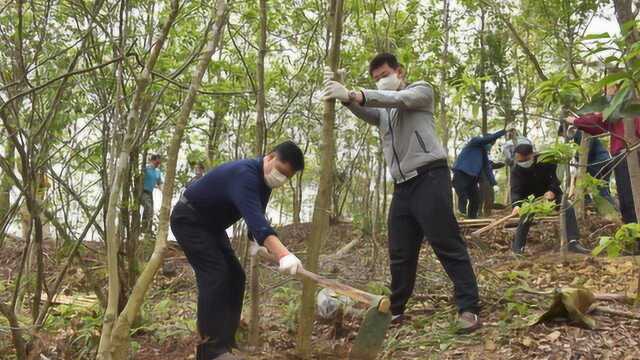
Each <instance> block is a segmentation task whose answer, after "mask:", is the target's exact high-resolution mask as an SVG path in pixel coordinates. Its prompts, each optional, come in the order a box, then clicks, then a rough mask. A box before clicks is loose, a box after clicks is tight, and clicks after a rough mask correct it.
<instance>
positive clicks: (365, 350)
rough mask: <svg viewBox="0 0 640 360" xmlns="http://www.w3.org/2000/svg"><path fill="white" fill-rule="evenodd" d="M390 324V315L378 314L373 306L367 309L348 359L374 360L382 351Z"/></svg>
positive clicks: (387, 313)
mask: <svg viewBox="0 0 640 360" xmlns="http://www.w3.org/2000/svg"><path fill="white" fill-rule="evenodd" d="M390 322H391V314H390V313H389V312H386V313H383V312H380V311H379V310H378V308H377V307H375V306H374V307H371V308H369V310H367V312H366V313H365V315H364V320H363V321H362V325H361V326H360V331H359V332H358V335H357V336H356V339H355V341H354V342H353V346H352V347H351V353H350V354H349V359H353V360H356V359H358V360H369V359H375V358H376V356H378V353H379V352H380V350H381V349H382V344H384V338H385V336H386V335H387V329H388V328H389V323H390Z"/></svg>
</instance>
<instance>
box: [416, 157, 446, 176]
mask: <svg viewBox="0 0 640 360" xmlns="http://www.w3.org/2000/svg"><path fill="white" fill-rule="evenodd" d="M447 166H448V165H447V159H438V160H435V161H432V162H430V163H428V164H426V165H422V166H420V167H419V168H417V169H416V172H417V173H418V175H422V174H426V173H428V172H429V171H431V170H434V169H440V168H446V167H447Z"/></svg>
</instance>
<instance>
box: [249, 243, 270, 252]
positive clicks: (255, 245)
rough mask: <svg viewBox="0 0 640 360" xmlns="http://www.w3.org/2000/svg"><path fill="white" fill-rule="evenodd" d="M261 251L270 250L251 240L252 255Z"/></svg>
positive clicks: (250, 250) (250, 249)
mask: <svg viewBox="0 0 640 360" xmlns="http://www.w3.org/2000/svg"><path fill="white" fill-rule="evenodd" d="M261 252H263V253H265V254H268V253H269V250H267V248H266V247H264V246H260V245H258V242H257V241H255V240H249V254H251V256H256V255H258V254H259V253H261Z"/></svg>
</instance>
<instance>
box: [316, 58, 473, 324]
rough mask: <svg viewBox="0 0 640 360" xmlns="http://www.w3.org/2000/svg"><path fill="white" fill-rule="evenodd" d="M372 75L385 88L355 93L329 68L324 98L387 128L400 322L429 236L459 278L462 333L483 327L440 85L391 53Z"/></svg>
mask: <svg viewBox="0 0 640 360" xmlns="http://www.w3.org/2000/svg"><path fill="white" fill-rule="evenodd" d="M369 75H371V77H372V78H373V79H374V81H376V86H377V88H378V90H356V91H350V90H348V89H347V88H346V87H345V86H344V85H343V84H341V83H340V82H339V81H336V78H337V77H336V76H335V74H333V73H332V72H331V71H329V72H328V73H325V89H324V94H323V100H328V99H337V100H340V101H341V102H342V104H343V105H345V106H346V107H347V108H348V109H349V110H351V112H352V113H353V114H354V115H356V116H357V117H359V118H360V119H362V120H364V121H366V122H368V123H370V124H372V125H375V126H377V127H378V128H379V129H380V135H381V137H382V144H383V148H384V156H385V160H386V162H387V165H388V166H389V170H390V172H391V176H392V177H393V179H394V181H395V188H394V191H393V199H392V200H391V207H390V209H389V224H388V229H389V256H390V267H391V292H392V293H391V312H392V314H393V315H394V316H393V321H394V322H402V320H404V319H405V315H404V311H405V307H406V304H407V301H408V300H409V297H410V296H411V294H412V292H413V288H414V284H415V279H416V271H417V266H418V256H419V253H420V246H421V244H422V239H423V238H424V237H426V238H427V240H428V241H429V242H430V243H431V246H432V247H433V250H434V252H435V254H436V256H437V257H438V259H439V260H440V263H441V264H442V266H443V267H444V269H445V271H446V272H447V275H449V278H450V279H451V281H452V282H453V285H454V296H455V301H456V305H457V307H458V311H459V318H458V327H459V331H460V332H463V333H466V332H471V331H474V330H476V329H478V328H479V327H480V326H481V323H480V320H479V318H478V312H479V297H478V285H477V282H476V277H475V275H474V273H473V267H472V266H471V260H470V258H469V254H468V252H467V246H466V244H465V242H464V240H463V239H462V237H461V235H460V229H459V227H458V222H457V221H456V218H455V216H454V214H453V205H452V199H451V195H452V194H451V177H450V175H449V174H450V172H449V167H448V165H447V157H446V153H445V151H444V148H443V147H442V145H441V144H440V142H439V140H438V138H437V136H436V130H435V122H434V120H433V89H432V88H431V86H430V85H429V84H427V83H426V82H424V81H418V82H415V83H412V84H406V83H405V82H404V70H403V68H402V67H401V66H400V64H399V63H398V60H397V59H396V57H395V56H394V55H392V54H388V53H383V54H379V55H377V56H376V57H374V58H373V59H372V60H371V62H370V64H369Z"/></svg>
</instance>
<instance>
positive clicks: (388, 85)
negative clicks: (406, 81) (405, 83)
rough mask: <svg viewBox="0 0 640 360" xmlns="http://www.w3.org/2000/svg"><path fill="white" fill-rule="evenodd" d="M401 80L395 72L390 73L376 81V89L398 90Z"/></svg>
mask: <svg viewBox="0 0 640 360" xmlns="http://www.w3.org/2000/svg"><path fill="white" fill-rule="evenodd" d="M401 83H402V80H401V79H400V78H398V75H397V74H396V73H391V74H389V75H387V76H385V77H383V78H382V79H380V80H378V82H376V87H378V90H398V88H400V84H401Z"/></svg>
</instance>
